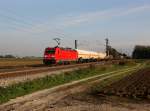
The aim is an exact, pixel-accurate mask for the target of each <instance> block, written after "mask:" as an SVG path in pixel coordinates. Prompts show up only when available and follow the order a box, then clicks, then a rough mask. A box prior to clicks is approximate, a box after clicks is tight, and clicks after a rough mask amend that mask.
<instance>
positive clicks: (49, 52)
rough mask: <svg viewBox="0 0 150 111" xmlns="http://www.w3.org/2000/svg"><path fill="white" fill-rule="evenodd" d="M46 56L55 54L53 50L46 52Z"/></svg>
mask: <svg viewBox="0 0 150 111" xmlns="http://www.w3.org/2000/svg"><path fill="white" fill-rule="evenodd" d="M46 53H47V54H55V50H46Z"/></svg>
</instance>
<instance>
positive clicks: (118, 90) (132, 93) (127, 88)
mask: <svg viewBox="0 0 150 111" xmlns="http://www.w3.org/2000/svg"><path fill="white" fill-rule="evenodd" d="M98 94H99V95H101V94H105V95H117V96H120V97H127V98H132V99H133V98H134V99H140V100H141V99H150V68H146V69H142V70H140V71H138V72H136V73H134V74H132V75H129V76H127V77H125V78H123V79H121V80H119V81H118V82H115V83H112V84H111V85H109V86H106V87H104V88H102V90H100V91H99V92H98Z"/></svg>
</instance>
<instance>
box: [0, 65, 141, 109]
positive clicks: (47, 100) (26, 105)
mask: <svg viewBox="0 0 150 111" xmlns="http://www.w3.org/2000/svg"><path fill="white" fill-rule="evenodd" d="M140 67H141V66H140V65H138V66H135V67H132V68H126V69H121V70H118V71H112V72H109V73H104V74H101V75H97V76H93V77H88V78H85V79H81V80H77V81H74V82H71V83H66V84H63V85H60V86H56V87H54V88H51V89H46V90H43V91H39V92H36V93H33V94H30V95H27V96H24V97H20V98H17V99H16V100H11V101H10V102H8V103H6V104H3V105H0V110H3V111H9V110H11V109H14V110H15V111H20V110H22V111H27V110H28V111H31V110H37V109H38V110H39V111H40V110H44V109H45V108H47V107H48V106H50V105H53V104H55V103H56V102H57V101H59V100H61V99H62V98H64V97H65V96H67V95H69V94H72V93H76V92H80V91H83V90H84V89H85V86H86V85H88V84H87V83H93V82H96V81H99V82H100V81H103V80H105V79H108V78H111V77H114V76H118V75H121V74H124V73H127V72H132V71H134V70H137V69H139V68H140Z"/></svg>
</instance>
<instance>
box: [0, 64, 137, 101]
mask: <svg viewBox="0 0 150 111" xmlns="http://www.w3.org/2000/svg"><path fill="white" fill-rule="evenodd" d="M133 66H135V63H129V64H128V63H127V64H120V65H107V66H99V67H98V66H97V67H94V66H89V67H88V68H86V69H79V70H75V71H71V72H66V73H63V74H60V75H55V76H47V77H43V78H39V79H35V80H33V81H28V82H24V83H19V84H14V85H11V86H7V87H5V88H3V87H0V103H4V102H7V101H9V100H10V99H12V98H16V97H18V96H23V95H26V94H30V93H32V92H35V91H38V90H42V89H46V88H51V87H54V86H57V85H60V84H64V83H68V82H71V81H75V80H79V79H83V78H87V77H92V76H94V75H100V74H103V73H107V72H111V71H116V70H120V69H124V68H130V67H133Z"/></svg>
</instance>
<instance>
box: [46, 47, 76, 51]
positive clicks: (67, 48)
mask: <svg viewBox="0 0 150 111" xmlns="http://www.w3.org/2000/svg"><path fill="white" fill-rule="evenodd" d="M47 48H50V49H56V48H60V49H62V50H74V51H76V50H75V49H72V48H69V47H66V48H64V47H58V46H56V47H47Z"/></svg>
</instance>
